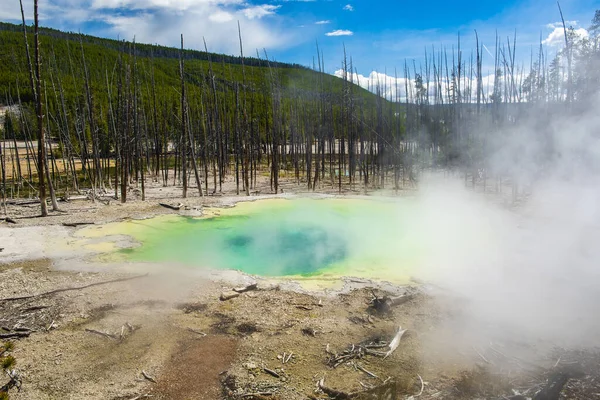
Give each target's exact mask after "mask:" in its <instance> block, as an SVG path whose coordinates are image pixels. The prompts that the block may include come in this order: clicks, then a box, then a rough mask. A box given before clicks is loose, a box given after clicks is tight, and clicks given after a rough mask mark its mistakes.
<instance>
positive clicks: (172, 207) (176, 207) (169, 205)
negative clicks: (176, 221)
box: [158, 203, 183, 211]
mask: <svg viewBox="0 0 600 400" xmlns="http://www.w3.org/2000/svg"><path fill="white" fill-rule="evenodd" d="M158 205H159V206H162V207H165V208H168V209H169V210H174V211H179V210H181V208H182V207H183V204H182V203H179V204H178V205H176V206H173V205H171V204H167V203H158Z"/></svg>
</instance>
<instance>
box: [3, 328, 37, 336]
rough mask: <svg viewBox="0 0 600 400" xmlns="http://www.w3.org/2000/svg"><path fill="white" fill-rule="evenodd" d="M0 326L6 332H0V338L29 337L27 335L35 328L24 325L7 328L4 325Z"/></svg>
mask: <svg viewBox="0 0 600 400" xmlns="http://www.w3.org/2000/svg"><path fill="white" fill-rule="evenodd" d="M1 328H2V329H3V330H5V331H6V332H7V333H0V339H20V338H26V337H29V335H31V334H32V333H33V332H35V329H32V328H26V327H18V326H15V327H14V328H12V329H11V328H8V327H6V326H2V327H1Z"/></svg>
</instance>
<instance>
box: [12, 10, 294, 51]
mask: <svg viewBox="0 0 600 400" xmlns="http://www.w3.org/2000/svg"><path fill="white" fill-rule="evenodd" d="M0 1H1V0H0ZM263 1H264V0H263ZM280 7H281V6H280V5H272V4H258V5H256V4H254V5H253V4H251V3H249V2H248V1H247V0H40V19H41V20H42V21H43V23H44V25H45V26H51V27H53V28H57V29H63V30H67V31H78V30H81V31H82V32H84V33H86V34H91V35H99V36H102V37H110V38H116V37H117V36H119V37H120V38H126V39H132V38H133V37H134V36H135V38H136V40H137V41H138V42H140V43H158V44H161V45H164V46H175V47H178V46H179V37H180V34H182V33H183V35H184V37H185V46H186V47H187V48H192V49H203V48H204V44H203V42H202V39H203V37H205V38H206V41H207V44H208V46H209V48H210V50H211V51H214V52H218V53H226V54H238V53H239V42H238V40H239V39H238V32H237V22H236V21H239V22H240V25H241V28H242V36H243V41H244V47H245V48H247V49H248V51H249V52H251V51H254V49H257V48H258V49H262V48H267V49H269V50H278V49H285V48H290V47H293V46H294V45H295V44H297V43H298V42H300V41H304V40H305V38H303V37H302V36H300V35H301V33H300V30H299V29H298V28H297V27H296V26H284V22H285V20H284V17H283V16H279V15H277V13H276V11H277V10H278V9H279V8H280ZM30 9H31V10H30ZM32 10H33V7H28V6H27V5H26V6H25V12H26V16H27V19H28V23H30V22H31V14H32V13H31V11H32ZM271 15H273V16H274V18H264V17H266V16H271ZM0 20H5V21H6V20H8V21H11V22H13V21H14V22H18V21H19V20H20V12H19V10H18V7H16V10H15V9H14V7H12V8H10V10H8V11H7V10H6V7H0ZM89 23H93V24H94V25H93V29H91V30H90V29H86V28H87V27H89V26H90V25H88V24H89Z"/></svg>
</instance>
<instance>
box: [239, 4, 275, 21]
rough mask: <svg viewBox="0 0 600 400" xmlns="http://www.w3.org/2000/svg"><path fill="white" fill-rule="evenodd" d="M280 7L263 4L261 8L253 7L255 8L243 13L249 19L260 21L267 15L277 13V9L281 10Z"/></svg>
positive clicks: (244, 10)
mask: <svg viewBox="0 0 600 400" xmlns="http://www.w3.org/2000/svg"><path fill="white" fill-rule="evenodd" d="M280 7H281V6H274V5H272V4H262V5H260V6H253V7H248V8H245V9H243V10H242V12H243V13H244V15H245V16H246V18H248V19H255V18H258V19H260V18H262V17H265V16H267V15H273V14H275V11H277V9H279V8H280Z"/></svg>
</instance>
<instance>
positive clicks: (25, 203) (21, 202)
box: [6, 200, 40, 206]
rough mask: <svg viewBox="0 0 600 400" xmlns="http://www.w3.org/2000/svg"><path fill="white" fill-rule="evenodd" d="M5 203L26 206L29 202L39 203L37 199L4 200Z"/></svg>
mask: <svg viewBox="0 0 600 400" xmlns="http://www.w3.org/2000/svg"><path fill="white" fill-rule="evenodd" d="M6 204H8V205H11V206H26V205H30V204H40V201H39V200H6Z"/></svg>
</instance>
